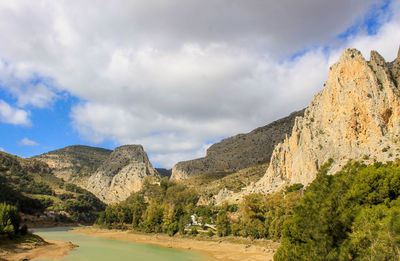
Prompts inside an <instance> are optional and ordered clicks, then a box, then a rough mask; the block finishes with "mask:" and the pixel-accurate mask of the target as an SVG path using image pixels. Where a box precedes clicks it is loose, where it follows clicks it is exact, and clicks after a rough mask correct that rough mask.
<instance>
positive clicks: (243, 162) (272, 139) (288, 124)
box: [171, 110, 304, 180]
mask: <svg viewBox="0 0 400 261" xmlns="http://www.w3.org/2000/svg"><path fill="white" fill-rule="evenodd" d="M303 113H304V110H301V111H297V112H293V113H292V114H290V115H289V116H288V117H285V118H282V119H280V120H277V121H274V122H272V123H270V124H268V125H266V126H263V127H260V128H257V129H255V130H253V131H251V132H250V133H247V134H238V135H236V136H233V137H230V138H226V139H224V140H222V141H221V142H218V143H215V144H214V145H212V146H211V147H210V148H208V150H207V156H206V157H204V158H200V159H194V160H189V161H183V162H179V163H177V164H176V165H175V166H174V167H173V169H172V176H171V179H172V180H181V179H186V178H189V177H194V176H199V175H206V174H218V173H226V174H228V173H233V172H236V171H238V170H240V169H244V168H248V167H251V166H255V165H258V164H262V163H266V162H268V161H269V159H270V157H271V154H272V151H273V149H274V147H275V145H276V144H278V143H279V142H281V141H283V140H284V139H285V137H286V135H287V134H289V133H290V131H291V130H292V127H293V124H294V120H295V118H296V117H298V116H301V115H303Z"/></svg>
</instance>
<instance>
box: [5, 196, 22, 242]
mask: <svg viewBox="0 0 400 261" xmlns="http://www.w3.org/2000/svg"><path fill="white" fill-rule="evenodd" d="M20 223H21V216H20V215H19V213H18V210H17V208H16V207H14V206H11V205H7V204H5V203H0V234H7V235H8V236H9V237H12V236H14V235H15V234H17V233H18V231H19V226H20Z"/></svg>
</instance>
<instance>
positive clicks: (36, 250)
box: [0, 240, 76, 261]
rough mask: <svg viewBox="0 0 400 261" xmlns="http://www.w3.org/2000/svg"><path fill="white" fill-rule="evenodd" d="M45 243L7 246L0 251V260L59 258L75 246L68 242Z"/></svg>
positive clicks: (49, 241)
mask: <svg viewBox="0 0 400 261" xmlns="http://www.w3.org/2000/svg"><path fill="white" fill-rule="evenodd" d="M46 242H47V244H42V245H40V246H34V245H31V244H18V245H17V246H13V247H12V246H9V247H8V248H6V249H2V251H1V252H0V260H10V261H14V260H15V261H20V260H24V259H28V260H35V259H51V260H56V259H61V258H62V257H63V256H65V255H66V254H68V252H69V251H71V250H72V249H74V248H75V247H76V246H75V245H73V244H72V243H70V242H60V241H52V240H47V241H46Z"/></svg>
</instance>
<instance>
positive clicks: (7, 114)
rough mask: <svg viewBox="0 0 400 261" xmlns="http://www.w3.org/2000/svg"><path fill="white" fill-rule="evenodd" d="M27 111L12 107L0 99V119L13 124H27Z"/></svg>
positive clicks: (28, 122)
mask: <svg viewBox="0 0 400 261" xmlns="http://www.w3.org/2000/svg"><path fill="white" fill-rule="evenodd" d="M28 116H29V113H28V112H27V111H24V110H21V109H17V108H13V107H11V106H10V105H9V104H8V103H6V102H5V101H3V100H0V121H1V122H4V123H10V124H15V125H24V126H29V125H31V122H30V120H29V117H28Z"/></svg>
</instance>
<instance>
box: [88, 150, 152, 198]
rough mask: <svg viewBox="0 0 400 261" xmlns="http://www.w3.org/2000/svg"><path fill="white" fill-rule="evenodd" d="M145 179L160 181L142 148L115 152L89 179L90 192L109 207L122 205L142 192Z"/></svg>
mask: <svg viewBox="0 0 400 261" xmlns="http://www.w3.org/2000/svg"><path fill="white" fill-rule="evenodd" d="M146 177H156V178H159V177H160V175H159V174H158V172H157V171H156V170H155V169H154V168H153V166H152V165H151V163H150V161H149V158H148V157H147V154H146V152H145V151H144V149H143V147H142V146H141V145H124V146H121V147H118V148H116V149H115V150H114V151H113V152H112V153H111V154H110V156H109V157H108V158H107V159H106V160H105V161H104V162H103V163H102V164H101V166H100V167H99V168H98V169H97V171H96V172H95V173H94V174H93V175H92V176H91V177H90V178H89V181H88V185H87V189H88V190H89V191H91V192H93V194H95V195H96V196H98V197H99V198H100V199H101V200H103V201H104V202H106V203H115V202H120V201H122V200H124V199H126V198H127V197H129V195H130V194H131V193H132V192H137V191H139V190H140V189H141V188H142V185H143V182H144V180H145V178H146Z"/></svg>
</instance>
